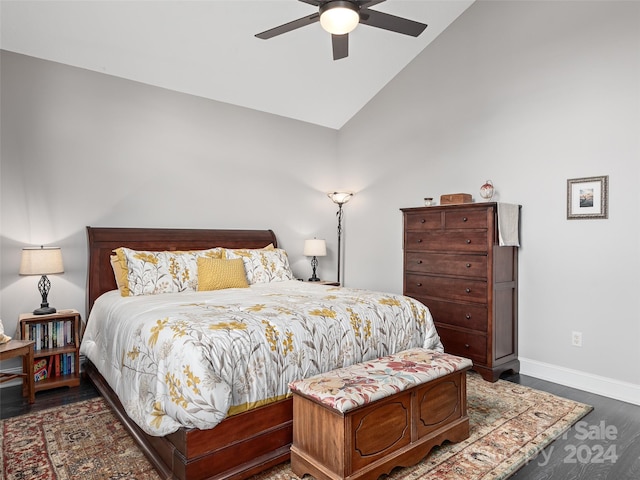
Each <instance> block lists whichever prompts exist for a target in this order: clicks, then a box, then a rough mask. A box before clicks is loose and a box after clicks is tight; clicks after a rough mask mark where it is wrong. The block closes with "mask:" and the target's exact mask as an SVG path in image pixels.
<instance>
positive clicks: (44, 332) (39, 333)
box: [27, 320, 74, 352]
mask: <svg viewBox="0 0 640 480" xmlns="http://www.w3.org/2000/svg"><path fill="white" fill-rule="evenodd" d="M27 335H28V338H29V339H30V340H33V341H34V342H35V346H34V349H35V351H36V352H39V351H41V350H46V349H51V348H62V347H66V346H69V345H73V344H74V338H73V321H72V320H59V321H55V322H42V323H31V324H29V328H28V329H27Z"/></svg>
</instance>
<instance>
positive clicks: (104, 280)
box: [86, 227, 278, 318]
mask: <svg viewBox="0 0 640 480" xmlns="http://www.w3.org/2000/svg"><path fill="white" fill-rule="evenodd" d="M87 238H88V241H89V266H88V269H87V313H86V315H87V318H88V316H89V312H90V311H91V308H92V307H93V303H94V302H95V301H96V299H97V298H98V297H99V296H100V295H102V294H103V293H105V292H108V291H110V290H115V289H116V288H117V287H116V280H115V276H114V275H113V269H112V268H111V263H110V260H109V257H110V255H111V254H112V252H113V250H115V249H116V248H118V247H127V248H131V249H132V250H149V251H163V250H204V249H207V248H213V247H226V248H262V247H265V246H266V245H269V244H270V243H273V246H274V247H277V246H278V245H277V242H276V236H275V234H274V233H273V231H272V230H197V229H175V228H97V227H87Z"/></svg>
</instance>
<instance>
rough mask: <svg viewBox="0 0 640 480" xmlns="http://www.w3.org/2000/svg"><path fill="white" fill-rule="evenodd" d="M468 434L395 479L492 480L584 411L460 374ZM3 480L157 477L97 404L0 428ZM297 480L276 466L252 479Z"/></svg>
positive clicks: (534, 453)
mask: <svg viewBox="0 0 640 480" xmlns="http://www.w3.org/2000/svg"><path fill="white" fill-rule="evenodd" d="M467 396H468V413H469V420H470V429H471V435H470V437H469V438H468V439H467V440H465V441H464V442H460V443H457V444H450V443H445V444H444V445H442V446H440V447H436V448H435V449H433V450H432V451H431V453H430V454H429V455H428V456H427V457H426V458H425V459H423V460H422V462H420V463H419V464H418V465H416V466H413V467H408V468H397V469H394V470H393V471H392V472H391V474H390V475H389V476H388V478H389V479H394V480H396V479H397V480H415V479H418V478H425V479H426V478H429V479H434V480H439V479H447V480H499V479H505V478H508V477H509V476H511V475H512V474H513V473H514V472H515V471H516V470H518V469H519V468H520V467H521V466H523V465H524V464H526V463H527V462H528V461H531V460H532V459H534V458H535V457H536V456H537V455H538V454H539V453H540V452H541V451H542V449H543V448H544V447H545V446H546V445H548V444H549V443H551V442H552V441H553V440H554V439H555V438H557V437H558V436H560V435H561V434H562V433H563V432H564V431H566V430H567V429H568V428H570V427H571V425H573V424H574V423H575V422H577V421H578V420H579V419H580V418H582V417H583V416H584V415H586V414H587V413H588V412H589V411H591V407H590V406H588V405H584V404H581V403H577V402H574V401H571V400H567V399H564V398H560V397H557V396H554V395H551V394H548V393H545V392H541V391H538V390H534V389H531V388H528V387H524V386H521V385H517V384H514V383H511V382H507V381H504V380H498V381H497V382H496V383H489V382H485V381H484V380H482V378H481V377H480V376H479V375H477V374H475V373H469V374H468V376H467ZM0 430H1V431H2V438H1V439H0V442H1V443H0V462H1V465H2V471H1V472H0V473H2V475H1V476H0V479H6V480H27V479H29V480H73V479H83V480H84V479H87V480H94V479H125V478H126V479H136V480H151V479H153V480H157V479H160V476H159V475H158V474H157V473H156V471H155V470H154V468H153V467H152V466H151V464H150V463H149V462H148V461H147V459H146V458H145V456H144V455H143V454H142V452H141V451H140V450H139V449H138V447H137V446H136V444H135V442H134V441H133V439H132V438H131V437H130V436H129V435H128V433H127V432H126V431H125V429H124V428H123V426H122V424H121V423H120V422H119V421H118V420H117V419H116V418H115V417H114V415H113V414H112V413H111V411H110V409H109V407H108V406H107V405H106V404H105V402H104V401H103V400H102V399H101V398H94V399H91V400H86V401H83V402H78V403H73V404H70V405H66V406H64V407H57V408H52V409H49V410H44V411H40V412H37V413H32V414H28V415H23V416H20V417H15V418H11V419H8V420H3V421H1V422H0ZM296 478H297V477H296V476H295V475H294V474H293V473H292V472H291V469H290V468H289V463H288V462H287V463H283V464H281V465H278V466H276V467H274V468H272V469H270V470H267V471H266V472H263V473H261V474H259V475H257V476H256V477H255V479H254V480H289V479H296Z"/></svg>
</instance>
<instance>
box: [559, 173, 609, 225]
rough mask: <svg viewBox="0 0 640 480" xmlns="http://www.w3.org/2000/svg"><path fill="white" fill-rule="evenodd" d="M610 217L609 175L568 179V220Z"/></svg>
mask: <svg viewBox="0 0 640 480" xmlns="http://www.w3.org/2000/svg"><path fill="white" fill-rule="evenodd" d="M600 218H609V176H608V175H603V176H600V177H583V178H570V179H568V180H567V220H580V219H600Z"/></svg>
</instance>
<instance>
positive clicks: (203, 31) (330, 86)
mask: <svg viewBox="0 0 640 480" xmlns="http://www.w3.org/2000/svg"><path fill="white" fill-rule="evenodd" d="M473 1H474V0H388V1H386V2H384V3H380V4H378V5H375V6H374V7H372V9H375V10H379V11H382V12H386V13H390V14H393V15H397V16H401V17H406V18H410V19H412V20H416V21H419V22H422V23H426V24H427V25H428V27H427V29H426V30H425V31H424V32H423V33H422V34H421V35H420V36H419V37H417V38H414V37H410V36H405V35H400V34H397V33H393V32H389V31H386V30H381V29H378V28H372V27H369V26H366V25H359V26H358V27H357V28H356V29H355V30H354V31H353V32H352V33H351V34H350V45H349V47H350V52H349V57H347V58H345V59H341V60H337V61H334V60H333V59H332V54H331V36H330V34H328V33H327V32H325V31H324V30H323V29H322V27H321V26H320V24H319V23H315V24H313V25H309V26H306V27H304V28H300V29H298V30H295V31H292V32H288V33H286V34H283V35H280V36H277V37H274V38H272V39H269V40H261V39H258V38H256V37H255V34H256V33H259V32H262V31H264V30H267V29H269V28H272V27H275V26H277V25H280V24H283V23H286V22H288V21H291V20H294V19H297V18H300V17H304V16H305V15H311V14H313V13H315V12H316V11H317V8H316V7H314V6H312V5H309V4H308V3H303V2H299V1H297V0H275V1H269V0H255V1H249V0H230V1H229V0H195V1H189V0H180V1H174V0H139V1H130V0H81V1H80V0H72V1H58V0H43V1H36V0H2V2H1V4H0V5H1V7H0V8H1V10H0V21H1V39H0V47H1V48H2V49H3V50H7V51H11V52H16V53H21V54H25V55H29V56H33V57H37V58H41V59H45V60H51V61H55V62H59V63H63V64H67V65H72V66H75V67H80V68H84V69H88V70H93V71H96V72H101V73H105V74H108V75H114V76H117V77H122V78H126V79H130V80H134V81H138V82H142V83H145V84H149V85H155V86H158V87H163V88H167V89H170V90H175V91H178V92H184V93H188V94H192V95H197V96H200V97H204V98H209V99H213V100H217V101H221V102H226V103H231V104H234V105H239V106H243V107H247V108H252V109H255V110H260V111H264V112H269V113H273V114H276V115H281V116H285V117H289V118H293V119H297V120H302V121H306V122H310V123H314V124H318V125H322V126H326V127H330V128H334V129H339V128H340V127H342V126H343V125H344V124H345V123H346V122H347V121H348V120H349V119H350V118H351V117H352V116H353V115H355V114H356V113H357V112H358V111H359V110H360V109H361V108H362V107H363V106H364V105H365V104H366V103H367V102H368V101H369V100H370V99H371V98H372V97H373V96H375V95H376V94H377V93H378V92H379V91H380V90H381V89H382V88H383V87H384V86H385V85H386V84H387V83H388V82H389V81H390V80H391V79H392V78H393V77H394V76H395V75H396V74H397V73H398V72H399V71H400V70H402V69H403V68H404V67H405V66H406V65H407V64H408V63H409V62H411V60H412V59H413V58H415V57H416V55H418V54H419V53H420V52H421V51H422V50H423V49H424V48H426V47H427V46H428V45H429V43H431V42H432V41H433V40H434V39H435V38H436V37H437V36H438V35H439V34H440V33H441V32H442V31H443V30H444V29H445V28H447V26H449V25H450V24H451V23H452V22H453V21H454V20H455V19H456V18H457V17H458V16H459V15H460V14H461V13H462V12H464V10H466V9H467V8H468V7H469V6H470V5H471V4H472V3H473Z"/></svg>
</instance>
